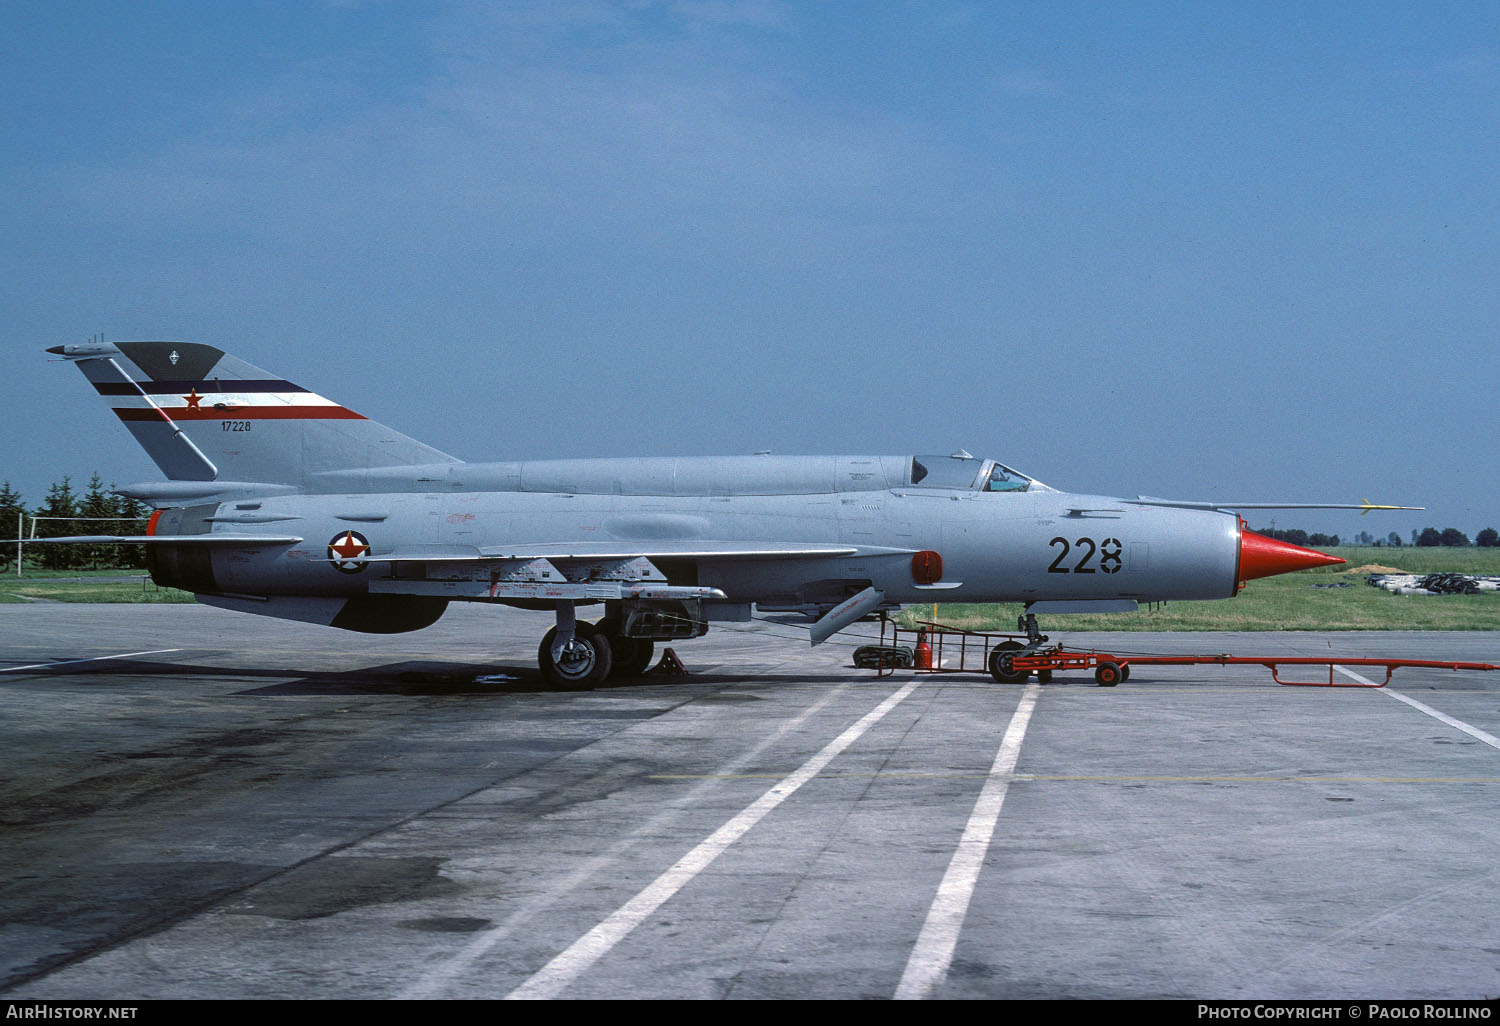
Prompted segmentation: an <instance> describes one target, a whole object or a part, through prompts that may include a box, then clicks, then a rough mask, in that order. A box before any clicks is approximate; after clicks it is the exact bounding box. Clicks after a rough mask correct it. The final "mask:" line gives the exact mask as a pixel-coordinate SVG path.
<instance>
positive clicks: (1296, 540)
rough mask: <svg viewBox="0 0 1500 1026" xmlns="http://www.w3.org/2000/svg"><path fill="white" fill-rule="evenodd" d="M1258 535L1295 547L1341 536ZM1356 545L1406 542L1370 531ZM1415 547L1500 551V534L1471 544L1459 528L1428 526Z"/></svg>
mask: <svg viewBox="0 0 1500 1026" xmlns="http://www.w3.org/2000/svg"><path fill="white" fill-rule="evenodd" d="M1256 532H1257V533H1258V534H1263V535H1265V536H1266V537H1268V538H1275V539H1276V540H1277V541H1284V542H1291V543H1292V544H1293V545H1311V546H1312V547H1313V548H1321V547H1324V546H1331V545H1337V544H1339V536H1338V535H1336V534H1308V533H1307V532H1306V531H1299V530H1296V529H1292V530H1285V531H1282V530H1277V529H1276V528H1274V527H1261V528H1257V529H1256ZM1354 544H1355V545H1373V546H1375V547H1376V548H1381V547H1384V548H1391V549H1399V548H1401V547H1402V546H1403V545H1405V544H1406V543H1405V542H1403V541H1402V540H1401V536H1400V535H1399V534H1397V533H1396V532H1395V531H1392V532H1391V533H1390V534H1388V535H1386V536H1385V537H1384V538H1376V537H1373V536H1372V535H1371V534H1370V533H1369V532H1368V531H1361V532H1359V534H1357V535H1355V536H1354ZM1411 544H1412V545H1415V546H1416V547H1418V548H1438V547H1442V548H1467V547H1468V546H1470V545H1477V546H1478V547H1479V548H1481V549H1492V548H1500V532H1497V531H1496V530H1495V529H1494V528H1493V527H1486V528H1485V529H1484V530H1483V531H1480V532H1479V534H1478V535H1477V536H1476V537H1475V538H1474V540H1473V541H1472V542H1470V541H1469V536H1468V535H1466V534H1464V533H1463V532H1462V531H1460V530H1459V529H1458V528H1456V527H1445V528H1443V529H1442V530H1441V531H1439V530H1438V529H1437V528H1435V527H1424V528H1422V529H1421V530H1414V531H1412V533H1411Z"/></svg>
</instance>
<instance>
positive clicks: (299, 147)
mask: <svg viewBox="0 0 1500 1026" xmlns="http://www.w3.org/2000/svg"><path fill="white" fill-rule="evenodd" d="M0 29H3V31H0V105H3V114H4V116H3V117H0V140H3V145H0V181H3V189H0V211H3V218H4V224H5V228H6V230H5V232H4V235H3V239H4V242H3V244H0V257H3V262H4V263H3V268H0V272H3V273H0V309H3V310H4V312H5V317H4V327H5V331H4V334H3V336H0V337H3V342H0V367H3V369H4V380H5V381H6V382H7V384H6V391H7V398H8V400H9V401H8V402H7V403H6V404H5V409H6V413H5V437H6V439H7V440H8V442H9V444H8V445H7V447H6V449H7V451H6V458H5V460H4V461H3V462H4V465H3V466H0V477H5V478H9V479H10V480H11V482H12V483H13V484H14V485H15V486H16V487H18V488H20V489H21V491H22V493H23V495H24V496H25V498H26V499H27V500H28V501H29V502H33V503H35V502H38V501H40V500H41V498H42V496H43V493H44V491H45V489H46V486H47V485H48V484H49V483H50V482H51V481H53V480H55V479H56V478H58V477H60V476H61V475H63V474H71V475H73V477H74V478H75V480H77V481H80V482H81V481H84V480H86V479H87V478H88V476H89V474H90V473H92V472H93V471H95V470H98V471H99V472H100V473H101V474H102V475H103V476H104V477H105V478H106V480H114V481H117V482H119V483H122V484H123V483H126V482H129V481H138V480H147V479H152V478H154V477H156V476H157V475H156V473H155V470H154V467H152V466H151V464H150V463H149V462H148V461H147V460H146V459H145V457H144V456H143V455H142V454H140V453H139V452H138V450H137V449H136V448H135V446H134V444H133V443H132V442H131V441H130V439H129V437H128V435H126V433H125V432H124V430H123V429H122V428H121V427H120V425H119V424H118V422H117V421H115V419H114V417H113V416H112V415H111V414H109V413H108V411H107V410H106V409H105V408H104V406H103V404H101V403H99V402H98V400H97V399H95V398H92V397H91V396H90V395H89V393H88V392H87V391H86V390H85V388H84V383H83V381H82V378H81V377H80V376H79V375H78V374H77V372H76V371H75V370H73V369H71V368H68V367H66V366H64V365H61V364H58V363H55V362H49V361H48V360H47V358H46V357H45V356H44V355H43V353H42V350H43V349H44V348H45V347H47V346H50V345H57V344H60V343H67V342H82V341H85V340H87V338H88V337H89V336H90V335H92V334H94V333H96V332H103V333H104V334H105V336H106V337H107V338H110V339H156V338H162V339H177V340H187V341H200V342H207V343H210V344H212V345H216V346H218V347H220V348H222V349H226V350H228V351H231V352H234V353H235V354H236V355H239V356H241V357H243V358H244V359H246V360H248V361H250V362H251V363H255V364H258V365H260V366H262V367H265V368H267V369H268V370H271V371H274V372H276V373H278V374H281V375H283V376H285V377H288V378H290V379H292V380H294V381H297V382H299V383H300V384H303V385H305V386H306V387H309V388H311V389H313V390H315V391H319V392H322V393H324V394H326V395H328V396H330V397H331V398H335V399H337V400H339V401H341V402H344V403H346V404H347V405H349V406H351V407H353V408H354V409H357V410H359V411H360V412H362V413H364V414H366V415H368V416H372V417H375V418H377V419H379V420H382V421H385V422H387V423H389V424H391V425H392V426H394V427H397V428H399V429H401V430H403V431H405V432H406V433H408V434H411V435H413V436H415V437H418V438H421V439H422V440H423V441H426V442H428V443H429V444H431V445H434V446H436V447H437V448H440V449H443V450H445V451H448V452H451V453H453V454H454V455H457V456H460V457H462V458H465V459H510V458H529V457H554V456H557V457H561V456H623V455H637V454H651V455H674V454H683V455H708V454H717V453H747V452H752V451H755V450H760V449H772V450H775V451H777V452H784V453H810V452H847V453H908V452H948V451H952V450H953V449H955V448H958V447H960V446H961V447H964V448H966V449H968V450H969V451H971V452H974V453H977V454H984V455H993V456H996V457H997V458H1000V459H1002V460H1004V461H1006V462H1008V463H1010V464H1012V465H1014V466H1016V467H1017V468H1018V469H1021V470H1023V471H1025V472H1027V473H1030V474H1033V475H1034V476H1036V477H1039V478H1041V479H1042V480H1044V481H1046V482H1048V483H1049V484H1052V485H1054V486H1057V487H1062V488H1067V489H1070V490H1077V491H1097V492H1102V493H1106V494H1119V495H1135V494H1138V493H1144V494H1148V495H1161V496H1169V497H1174V498H1186V499H1226V500H1235V499H1238V500H1267V501H1272V500H1286V501H1320V500H1323V501H1358V500H1359V499H1360V498H1362V497H1369V498H1370V499H1372V500H1374V501H1380V502H1397V503H1406V504H1412V505H1425V506H1427V507H1429V512H1427V513H1423V514H1413V515H1406V514H1390V515H1386V516H1384V517H1377V516H1374V515H1372V516H1370V517H1366V518H1363V519H1361V518H1359V517H1358V516H1357V515H1354V514H1340V513H1323V514H1295V515H1291V514H1286V515H1282V517H1281V518H1279V520H1280V523H1281V524H1282V525H1283V526H1287V525H1289V524H1291V525H1294V526H1303V527H1307V528H1309V529H1311V530H1321V531H1331V532H1337V533H1341V534H1343V535H1345V536H1349V535H1352V534H1353V533H1354V532H1355V531H1358V530H1362V529H1365V530H1370V531H1372V532H1373V533H1375V534H1377V535H1380V536H1383V535H1384V534H1385V533H1386V532H1388V531H1391V530H1395V531H1398V532H1400V533H1401V534H1403V535H1407V534H1409V532H1410V531H1411V529H1412V528H1414V527H1420V526H1424V525H1426V524H1432V525H1434V526H1437V527H1447V526H1455V527H1458V528H1459V529H1460V530H1462V531H1465V532H1466V533H1468V534H1469V535H1470V536H1471V537H1472V536H1473V535H1474V534H1475V533H1476V532H1477V531H1478V530H1479V529H1481V528H1483V527H1486V526H1500V474H1497V460H1496V456H1495V441H1494V439H1495V426H1496V398H1497V387H1496V386H1497V381H1500V374H1497V371H1500V355H1497V348H1496V341H1497V339H1500V274H1497V272H1500V189H1497V183H1500V174H1497V172H1500V7H1497V6H1496V5H1494V4H1492V3H1475V4H1416V3H1412V4H1380V3H1351V4H1337V3H1333V4H1284V5H1283V4H1270V3H1266V4H1262V3H1257V4H1249V3H1231V4H1215V3H1173V4H1153V3H1126V4H1102V3H1079V4H1068V3H1061V4H1045V5H1041V4H1037V5H1019V4H1017V5H1009V4H989V3H985V4H978V3H974V4H970V3H941V2H932V3H841V2H830V3H795V4H794V3H777V2H770V0H746V2H733V0H712V2H711V0H703V2H688V0H681V2H672V3H650V2H623V3H609V2H602V0H600V2H589V0H581V2H576V3H570V2H566V0H563V2H557V0H549V2H540V3H529V2H516V3H472V4H470V3H423V4H403V3H381V2H373V0H372V2H357V0H353V2H345V3H291V2H284V3H272V2H261V3H253V2H245V3H234V4H201V3H181V4H173V3H150V2H141V3H119V4H104V3H98V4H96V3H67V2H63V3H58V2H49V3H29V2H24V0H13V2H8V3H6V4H5V5H4V6H3V7H0ZM1287 517H1290V518H1291V519H1290V520H1288V519H1287ZM1251 519H1252V523H1255V524H1257V525H1258V524H1260V523H1262V522H1264V520H1265V519H1267V518H1257V517H1254V516H1252V518H1251Z"/></svg>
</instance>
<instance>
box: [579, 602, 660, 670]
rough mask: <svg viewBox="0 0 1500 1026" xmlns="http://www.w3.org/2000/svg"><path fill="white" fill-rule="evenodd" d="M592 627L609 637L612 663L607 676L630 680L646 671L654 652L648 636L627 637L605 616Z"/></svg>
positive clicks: (654, 646) (654, 645) (653, 643)
mask: <svg viewBox="0 0 1500 1026" xmlns="http://www.w3.org/2000/svg"><path fill="white" fill-rule="evenodd" d="M594 629H595V630H596V631H598V632H599V633H600V634H601V635H603V636H605V637H607V638H609V651H610V657H611V658H612V659H613V661H614V665H613V666H612V667H611V668H610V671H609V676H610V678H611V679H613V680H631V679H633V678H636V677H639V676H640V675H641V674H643V673H645V672H646V667H648V666H650V665H651V656H652V655H653V654H655V651H656V644H655V642H653V641H652V640H651V639H650V638H627V637H626V636H625V635H623V634H621V633H620V625H619V624H618V623H616V622H615V621H614V620H611V619H609V618H608V617H606V618H605V619H603V620H600V621H599V622H598V623H596V624H594Z"/></svg>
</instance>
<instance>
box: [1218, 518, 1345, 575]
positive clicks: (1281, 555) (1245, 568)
mask: <svg viewBox="0 0 1500 1026" xmlns="http://www.w3.org/2000/svg"><path fill="white" fill-rule="evenodd" d="M1342 562H1344V561H1343V560H1342V559H1340V558H1339V557H1337V556H1330V555H1328V553H1326V552H1318V551H1317V550H1316V549H1304V548H1303V547H1302V546H1300V545H1293V544H1291V543H1290V542H1284V541H1277V540H1276V539H1275V538H1267V537H1266V536H1265V535H1263V534H1256V533H1255V532H1254V531H1244V530H1242V531H1241V532H1240V580H1241V581H1253V580H1255V579H1256V578H1257V577H1274V576H1276V575H1277V574H1289V573H1291V572H1292V571H1294V570H1310V569H1311V568H1313V567H1315V566H1333V565H1335V564H1338V563H1342Z"/></svg>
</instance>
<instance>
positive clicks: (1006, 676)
mask: <svg viewBox="0 0 1500 1026" xmlns="http://www.w3.org/2000/svg"><path fill="white" fill-rule="evenodd" d="M1025 647H1026V646H1024V645H1022V644H1021V643H1020V642H1019V641H1002V642H1000V644H998V645H996V646H995V647H994V648H992V649H990V660H989V664H990V676H991V677H994V678H995V679H996V680H997V681H999V682H1000V683H1001V684H1024V683H1025V682H1026V678H1027V677H1028V676H1030V674H1026V673H1018V672H1016V670H1015V669H1014V667H1013V666H1012V664H1011V658H1012V657H1013V656H1014V655H1015V654H1016V653H1017V652H1019V651H1020V650H1021V649H1023V648H1025Z"/></svg>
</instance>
